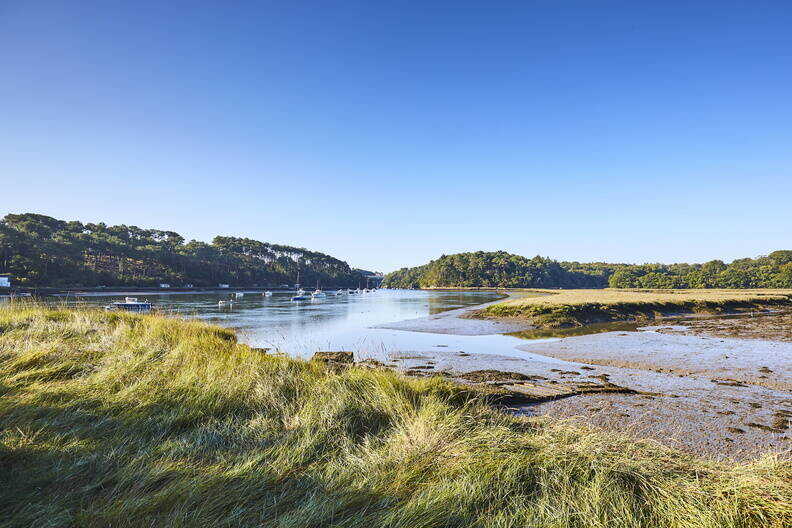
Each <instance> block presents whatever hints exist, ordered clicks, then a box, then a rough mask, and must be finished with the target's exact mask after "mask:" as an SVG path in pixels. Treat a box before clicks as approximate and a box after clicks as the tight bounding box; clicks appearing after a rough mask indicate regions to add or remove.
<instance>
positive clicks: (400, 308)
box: [58, 290, 519, 357]
mask: <svg viewBox="0 0 792 528" xmlns="http://www.w3.org/2000/svg"><path fill="white" fill-rule="evenodd" d="M129 295H130V296H135V297H138V299H140V300H143V299H147V300H149V301H151V302H153V303H154V304H155V305H156V306H157V307H159V308H161V309H164V310H166V311H169V312H172V313H178V314H181V315H185V316H189V317H195V318H198V319H203V320H206V321H209V322H212V323H214V324H218V325H222V326H225V327H229V328H234V329H236V330H237V331H238V333H239V336H240V340H241V341H243V342H245V343H248V344H250V345H252V346H258V347H268V348H275V349H278V350H280V351H282V352H284V353H286V354H289V355H293V356H298V357H307V356H310V355H311V354H313V352H315V351H317V350H352V351H355V352H359V353H362V355H367V356H371V357H382V355H383V353H387V352H388V351H392V350H414V349H426V348H431V347H434V346H438V344H444V343H448V342H454V343H456V346H461V345H460V344H459V340H460V337H461V336H442V335H438V334H422V333H418V332H406V331H399V330H385V329H376V328H371V327H372V326H376V325H381V324H385V323H390V322H395V321H403V320H405V319H413V318H416V317H423V316H427V315H431V314H436V313H440V312H443V311H446V310H452V309H455V308H462V307H466V306H473V305H477V304H481V303H485V302H489V301H493V300H496V299H499V298H501V297H502V296H501V295H499V294H497V293H493V292H428V291H412V290H378V291H376V292H374V293H368V294H357V295H341V296H336V295H334V294H332V293H328V295H327V297H325V298H322V299H317V300H309V301H301V302H294V301H291V300H290V298H291V296H292V295H294V293H293V292H283V293H278V292H275V293H274V294H273V296H272V297H264V296H263V295H261V293H260V292H250V293H246V294H245V296H244V297H242V298H235V299H234V305H233V306H218V301H219V300H221V299H222V300H227V299H229V298H230V295H229V293H227V292H223V293H204V294H165V295H144V294H129ZM123 297H124V294H123V293H120V294H116V295H86V296H81V297H79V298H77V299H75V298H74V297H69V298H67V299H66V300H64V298H59V299H58V300H59V302H67V303H68V304H69V305H72V304H75V303H79V304H82V305H93V306H103V305H106V304H108V303H110V302H112V301H116V300H123ZM464 337H467V338H468V339H465V338H464ZM464 337H462V341H463V342H474V341H477V342H481V341H482V339H483V338H487V337H490V338H495V340H497V341H499V343H498V344H499V345H503V344H504V342H503V341H502V340H499V339H498V338H502V339H504V338H505V339H506V340H507V341H508V342H509V345H508V348H509V349H511V348H513V346H514V343H513V342H512V339H514V338H507V337H506V336H473V337H478V338H479V339H470V337H471V336H464ZM492 341H493V340H492V339H490V340H489V343H490V346H491V345H492ZM514 341H515V342H516V341H519V340H516V339H514ZM448 346H454V345H450V344H449V345H448ZM482 346H484V347H485V348H486V344H483V345H482ZM477 348H478V347H477ZM497 348H498V349H501V346H498V347H497Z"/></svg>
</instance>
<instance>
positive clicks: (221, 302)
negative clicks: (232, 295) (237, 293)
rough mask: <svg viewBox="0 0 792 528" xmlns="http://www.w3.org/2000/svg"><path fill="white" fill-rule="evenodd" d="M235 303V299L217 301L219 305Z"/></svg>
mask: <svg viewBox="0 0 792 528" xmlns="http://www.w3.org/2000/svg"><path fill="white" fill-rule="evenodd" d="M233 304H234V301H232V300H228V301H218V302H217V305H218V306H232V305H233Z"/></svg>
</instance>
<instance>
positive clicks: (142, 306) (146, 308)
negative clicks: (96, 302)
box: [104, 297, 152, 312]
mask: <svg viewBox="0 0 792 528" xmlns="http://www.w3.org/2000/svg"><path fill="white" fill-rule="evenodd" d="M151 308H152V305H151V303H150V302H148V301H138V300H137V297H126V298H124V302H121V301H116V302H114V303H110V304H108V305H107V306H105V307H104V309H105V310H107V311H117V310H121V311H124V312H150V311H151Z"/></svg>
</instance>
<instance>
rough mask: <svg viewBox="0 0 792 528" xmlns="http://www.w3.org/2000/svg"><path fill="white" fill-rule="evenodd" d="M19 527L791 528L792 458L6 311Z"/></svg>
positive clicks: (9, 507) (169, 336) (182, 334)
mask: <svg viewBox="0 0 792 528" xmlns="http://www.w3.org/2000/svg"><path fill="white" fill-rule="evenodd" d="M0 426H1V427H2V433H0V467H1V468H2V471H1V472H0V526H4V527H31V526H35V527H37V528H38V527H55V526H69V527H71V526H81V527H82V526H86V527H108V526H113V527H126V526H147V527H148V526H169V527H171V526H172V527H183V526H211V527H218V526H274V527H309V526H316V527H319V526H322V527H324V526H337V527H351V526H361V527H374V526H377V527H379V526H388V527H405V528H406V527H410V528H417V527H452V526H480V527H493V528H494V527H507V526H542V527H566V526H570V527H605V526H608V527H622V526H623V527H628V526H629V527H634V526H647V527H650V526H651V527H658V526H661V527H663V526H665V527H711V528H715V527H724V526H726V527H728V526H733V527H737V526H740V527H744V526H777V527H781V526H784V525H787V526H788V524H786V523H787V522H789V521H790V520H792V517H791V515H792V512H791V510H790V508H791V507H790V502H789V497H790V496H791V495H792V486H790V482H792V469H791V468H790V465H789V463H788V462H783V461H781V460H778V459H776V458H774V457H772V456H769V455H768V456H765V457H762V458H759V459H758V460H757V461H755V462H752V463H741V464H729V465H725V464H721V463H716V462H711V461H705V460H702V459H697V458H694V457H691V456H689V455H683V454H681V453H679V452H675V451H672V450H669V449H666V448H663V447H661V446H659V445H657V444H651V443H645V442H635V441H631V440H629V439H627V438H621V437H617V436H613V435H606V434H604V433H599V432H593V431H589V430H586V429H582V428H579V427H573V426H571V425H569V424H565V423H561V422H553V421H550V420H546V419H542V420H539V419H534V420H527V419H517V418H513V417H510V416H508V415H506V414H503V413H500V412H497V411H495V410H493V409H491V408H490V407H489V406H488V405H487V404H486V403H485V402H484V400H483V398H481V397H478V396H477V395H476V394H475V393H472V392H471V391H470V390H469V389H466V388H463V387H461V386H458V385H454V384H451V383H449V382H447V381H444V380H442V379H440V378H424V379H409V378H405V377H403V376H400V375H398V374H396V373H393V372H389V371H385V370H372V369H364V368H350V369H342V370H336V371H334V370H332V369H328V368H326V367H324V366H323V365H321V364H318V363H316V362H303V361H297V360H292V359H288V358H282V357H270V356H267V355H263V354H261V353H260V352H257V351H254V350H251V349H250V348H248V347H247V346H245V345H242V344H239V343H237V341H236V339H235V336H234V334H233V333H232V332H230V331H228V330H225V329H221V328H218V327H214V326H210V325H207V324H204V323H201V322H196V321H187V320H181V319H175V318H166V317H162V316H156V315H132V314H124V313H104V312H99V311H91V310H65V309H51V308H44V307H37V306H32V305H14V304H11V305H10V306H7V307H5V308H1V309H0Z"/></svg>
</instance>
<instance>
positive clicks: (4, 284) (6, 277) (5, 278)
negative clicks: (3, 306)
mask: <svg viewBox="0 0 792 528" xmlns="http://www.w3.org/2000/svg"><path fill="white" fill-rule="evenodd" d="M10 287H11V275H10V274H8V273H0V288H10Z"/></svg>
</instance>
